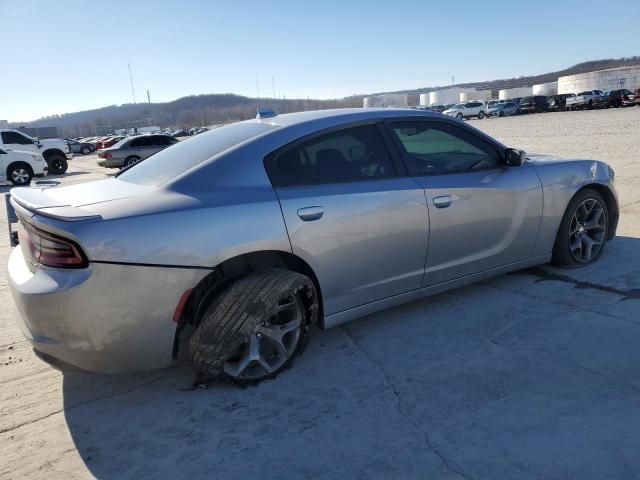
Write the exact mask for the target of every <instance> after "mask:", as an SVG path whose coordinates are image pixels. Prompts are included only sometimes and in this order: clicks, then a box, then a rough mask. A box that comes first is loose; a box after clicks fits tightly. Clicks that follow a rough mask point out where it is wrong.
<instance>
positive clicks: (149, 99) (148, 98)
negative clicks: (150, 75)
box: [147, 90, 151, 103]
mask: <svg viewBox="0 0 640 480" xmlns="http://www.w3.org/2000/svg"><path fill="white" fill-rule="evenodd" d="M147 102H148V103H151V96H149V90H147Z"/></svg>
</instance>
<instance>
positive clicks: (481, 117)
mask: <svg viewBox="0 0 640 480" xmlns="http://www.w3.org/2000/svg"><path fill="white" fill-rule="evenodd" d="M478 118H479V119H480V120H482V119H483V118H484V112H483V111H481V112H480V113H479V114H478Z"/></svg>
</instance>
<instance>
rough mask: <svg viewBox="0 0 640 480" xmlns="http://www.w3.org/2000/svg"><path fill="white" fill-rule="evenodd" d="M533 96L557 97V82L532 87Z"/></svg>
mask: <svg viewBox="0 0 640 480" xmlns="http://www.w3.org/2000/svg"><path fill="white" fill-rule="evenodd" d="M532 88H533V94H534V95H557V94H558V82H548V83H539V84H538V85H534V86H533V87H532Z"/></svg>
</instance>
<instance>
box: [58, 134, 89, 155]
mask: <svg viewBox="0 0 640 480" xmlns="http://www.w3.org/2000/svg"><path fill="white" fill-rule="evenodd" d="M65 141H66V142H67V143H68V144H69V151H70V152H71V153H81V154H83V155H88V154H90V153H92V152H95V151H96V146H95V145H93V144H92V143H84V142H79V141H77V140H74V139H72V138H65Z"/></svg>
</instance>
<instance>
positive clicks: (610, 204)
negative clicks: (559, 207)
mask: <svg viewBox="0 0 640 480" xmlns="http://www.w3.org/2000/svg"><path fill="white" fill-rule="evenodd" d="M586 189H590V190H595V191H596V192H598V193H599V194H600V195H601V196H602V198H603V199H604V201H605V203H606V206H607V213H608V214H609V220H610V221H609V231H608V232H607V240H611V239H612V238H613V237H614V236H615V233H616V227H617V226H618V218H619V216H620V212H619V211H618V202H617V201H616V197H615V196H614V195H613V192H612V191H611V190H610V189H609V188H608V187H607V186H605V185H602V184H601V183H590V184H588V185H584V186H582V187H580V189H579V190H578V191H577V192H576V193H574V194H573V196H572V197H571V199H570V200H569V203H571V200H573V198H574V197H575V196H576V195H578V193H580V192H582V191H583V190H586ZM567 205H568V203H567Z"/></svg>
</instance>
